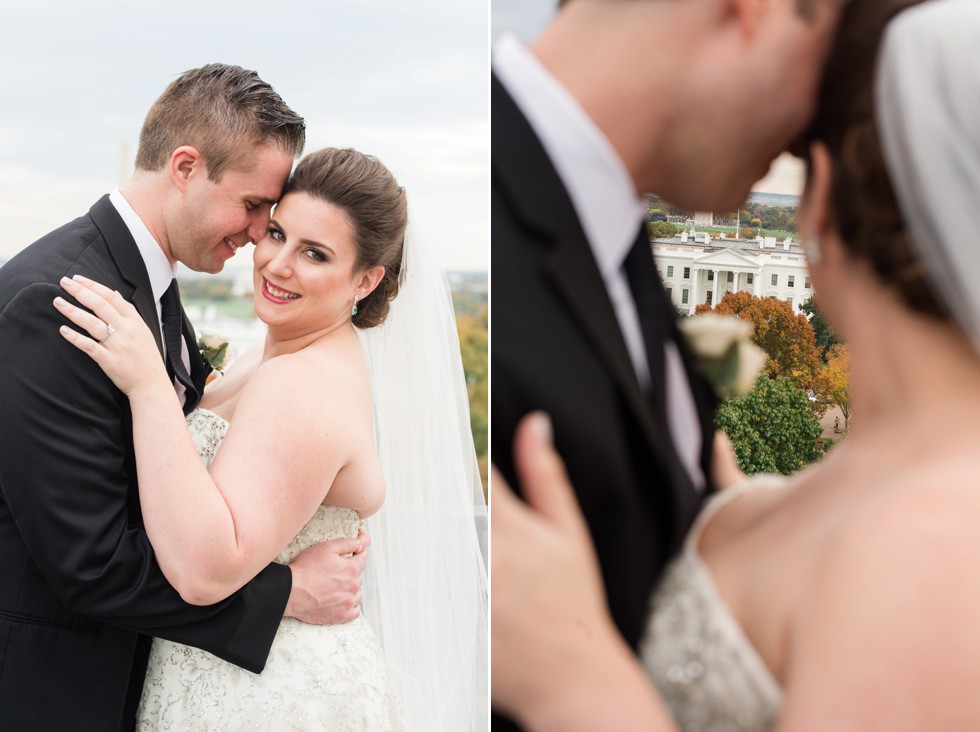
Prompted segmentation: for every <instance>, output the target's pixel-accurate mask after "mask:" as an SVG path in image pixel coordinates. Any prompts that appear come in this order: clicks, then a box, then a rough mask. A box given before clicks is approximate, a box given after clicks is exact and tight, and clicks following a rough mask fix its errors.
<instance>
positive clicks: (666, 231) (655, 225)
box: [647, 221, 679, 239]
mask: <svg viewBox="0 0 980 732" xmlns="http://www.w3.org/2000/svg"><path fill="white" fill-rule="evenodd" d="M647 230H648V231H649V233H650V238H652V239H669V238H670V237H672V236H674V235H675V234H676V233H677V232H678V231H679V228H678V227H677V226H674V225H673V224H668V223H667V222H666V221H653V222H651V223H649V224H647Z"/></svg>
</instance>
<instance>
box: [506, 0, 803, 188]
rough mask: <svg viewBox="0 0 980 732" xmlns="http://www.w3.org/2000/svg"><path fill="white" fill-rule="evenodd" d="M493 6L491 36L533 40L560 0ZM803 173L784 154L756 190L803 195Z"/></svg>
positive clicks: (521, 0) (800, 166)
mask: <svg viewBox="0 0 980 732" xmlns="http://www.w3.org/2000/svg"><path fill="white" fill-rule="evenodd" d="M491 6H492V12H491V36H492V38H493V39H494V40H496V39H497V38H499V37H500V35H501V34H502V33H505V32H506V33H513V34H514V35H516V36H517V37H518V38H520V39H521V40H523V41H525V42H529V41H532V40H534V37H535V36H536V35H537V34H538V33H539V32H540V30H541V29H542V28H543V27H544V26H545V25H546V24H547V23H548V20H549V19H550V18H551V17H552V16H553V15H554V13H555V8H556V7H557V6H558V0H493V1H492V3H491ZM803 173H804V169H803V163H802V162H801V161H800V160H799V159H798V158H794V157H793V156H792V155H782V156H780V157H779V158H777V159H776V161H775V162H774V163H773V165H772V168H771V169H770V170H769V175H767V176H766V177H765V178H763V179H762V180H760V181H759V182H757V183H756V184H755V185H754V186H753V187H752V190H754V191H764V192H766V193H794V194H799V193H800V191H801V190H802V188H803Z"/></svg>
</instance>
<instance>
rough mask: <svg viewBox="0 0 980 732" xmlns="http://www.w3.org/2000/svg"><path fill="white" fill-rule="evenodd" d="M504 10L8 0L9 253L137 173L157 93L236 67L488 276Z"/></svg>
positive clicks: (417, 229)
mask: <svg viewBox="0 0 980 732" xmlns="http://www.w3.org/2000/svg"><path fill="white" fill-rule="evenodd" d="M488 14H489V13H488V0H410V1H409V2H405V1H403V0H279V2H277V3H272V2H267V3H259V2H254V0H235V1H234V2H229V1H228V0H166V1H165V2H164V1H163V0H134V1H132V2H123V1H122V0H85V1H84V2H77V0H32V2H31V3H26V2H21V1H20V0H17V1H16V2H14V0H0V18H2V21H0V22H2V24H3V30H4V33H3V41H2V44H0V221H2V226H0V259H4V258H9V257H10V256H12V255H13V254H15V253H16V252H17V251H19V250H20V249H22V248H23V247H24V246H26V245H27V244H29V243H30V242H32V241H33V240H35V239H36V238H38V237H39V236H41V235H42V234H44V233H46V232H47V231H49V230H51V229H53V228H55V227H57V226H59V225H61V224H63V223H65V222H67V221H69V220H71V219H73V218H75V217H76V216H78V215H80V214H82V213H84V212H86V211H87V210H88V208H89V207H90V206H91V205H92V203H94V202H95V201H96V200H97V199H98V198H99V197H100V196H101V195H102V194H103V193H106V192H108V191H109V190H111V189H112V188H114V187H116V186H118V185H119V184H120V182H122V181H123V180H125V178H127V177H128V175H129V172H131V170H132V159H133V156H134V154H135V150H136V143H137V140H138V136H139V128H140V125H141V123H142V120H143V116H144V115H145V113H146V111H147V110H148V109H149V107H150V105H151V104H152V102H153V101H154V99H156V97H157V96H159V94H160V93H161V92H162V91H163V89H164V88H165V87H166V86H167V84H169V83H170V82H171V81H172V80H173V79H174V78H175V77H176V76H178V75H179V74H180V73H181V72H183V71H185V70H187V69H190V68H194V67H198V66H202V65H204V64H206V63H210V62H214V61H220V62H223V63H231V64H237V65H240V66H244V67H246V68H252V69H255V70H256V71H258V72H259V75H260V76H262V77H263V78H264V79H265V80H266V81H268V82H269V83H270V84H272V85H273V87H275V89H276V91H278V92H279V93H280V94H281V95H282V97H283V98H284V99H285V100H286V102H287V103H288V104H289V105H290V106H291V107H292V108H293V109H294V110H296V111H297V112H299V113H300V114H301V115H303V116H304V117H305V118H306V122H307V146H306V149H307V150H308V151H309V150H314V149H317V148H320V147H325V146H328V145H336V146H353V147H356V148H358V149H360V150H363V151H364V152H369V153H372V154H375V155H377V156H378V157H379V158H381V160H382V161H383V162H384V163H385V164H386V165H388V167H390V168H391V169H392V170H393V171H394V172H395V174H396V175H397V176H398V178H399V180H400V181H401V183H402V184H403V185H404V186H405V187H406V189H407V190H408V195H409V205H410V213H411V216H412V228H413V235H414V236H416V237H419V238H423V239H425V240H427V241H431V242H432V243H433V244H434V246H435V247H436V248H437V250H438V252H439V255H440V260H441V261H442V263H443V265H444V266H445V267H446V268H447V269H467V270H485V269H486V268H487V265H488V261H489V230H488V211H487V201H488V175H489V164H488V157H489V120H488V116H489V108H488V107H489V105H488V73H489V72H488V53H487V38H488V28H487V25H488V23H487V19H488ZM250 258H251V249H250V248H249V249H247V250H243V252H242V253H239V254H238V255H237V258H236V260H234V262H235V264H239V265H242V266H244V265H247V264H248V263H249V262H250Z"/></svg>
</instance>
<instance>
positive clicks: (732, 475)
mask: <svg viewBox="0 0 980 732" xmlns="http://www.w3.org/2000/svg"><path fill="white" fill-rule="evenodd" d="M711 479H712V480H713V481H714V484H715V487H716V488H717V489H718V490H723V489H725V488H729V487H730V486H733V485H735V484H736V483H741V482H742V481H743V480H745V473H743V472H742V469H741V468H740V467H739V466H738V458H737V457H736V456H735V448H734V446H733V445H732V441H731V440H730V439H729V438H728V435H726V434H725V433H724V432H723V431H722V430H715V439H714V444H713V445H712V451H711Z"/></svg>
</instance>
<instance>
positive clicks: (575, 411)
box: [491, 78, 717, 730]
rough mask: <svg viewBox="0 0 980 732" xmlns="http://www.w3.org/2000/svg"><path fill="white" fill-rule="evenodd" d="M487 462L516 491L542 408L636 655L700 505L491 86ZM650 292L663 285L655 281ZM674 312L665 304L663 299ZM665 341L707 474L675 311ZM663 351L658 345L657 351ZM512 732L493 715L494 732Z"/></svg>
mask: <svg viewBox="0 0 980 732" xmlns="http://www.w3.org/2000/svg"><path fill="white" fill-rule="evenodd" d="M491 84H492V88H491V104H492V110H493V112H492V114H493V122H492V147H491V224H492V245H491V252H492V254H491V258H492V262H491V271H492V272H493V295H494V298H493V320H492V327H493V346H492V349H491V379H492V384H493V389H492V394H491V399H492V405H491V410H492V414H493V420H492V423H491V431H492V434H491V444H492V447H491V449H492V455H493V461H494V463H495V464H496V465H497V467H498V468H500V469H501V471H502V473H503V474H504V476H505V477H506V478H507V479H508V481H510V482H511V485H514V486H515V487H517V488H518V490H519V482H518V481H517V480H516V476H515V474H514V469H513V461H512V440H513V435H514V430H515V428H516V426H517V423H518V421H519V420H520V419H521V417H523V416H524V415H525V414H527V413H528V412H530V411H532V410H538V409H540V410H544V411H545V412H548V413H549V414H550V416H551V419H552V422H553V425H554V430H555V432H554V435H555V443H556V446H557V449H558V451H559V452H560V453H561V455H562V457H563V458H564V460H565V462H566V463H567V466H568V473H569V476H570V478H571V481H572V483H573V484H574V486H575V489H576V492H577V494H578V499H579V502H580V504H581V506H582V510H583V511H584V513H585V517H586V519H587V521H588V524H589V528H590V530H591V533H592V538H593V540H594V542H595V545H596V550H597V552H598V555H599V562H600V564H601V567H602V573H603V577H604V579H605V583H606V591H607V594H608V600H609V607H610V610H611V612H612V616H613V619H614V620H615V622H616V624H617V626H618V627H619V629H620V631H621V632H622V634H623V636H624V637H625V638H626V640H627V641H628V642H629V643H630V644H631V645H633V646H634V647H635V646H636V644H637V643H638V641H639V638H640V635H641V633H642V630H643V627H644V618H645V616H646V612H647V602H648V599H649V595H650V592H651V590H652V588H653V585H654V583H655V581H656V580H657V578H658V577H659V575H660V572H661V570H662V569H663V567H664V565H665V564H666V562H667V560H668V559H669V558H670V556H671V555H672V554H673V553H674V552H675V551H676V549H677V548H678V547H679V545H680V542H681V540H682V538H683V537H684V535H685V534H686V532H687V529H688V528H689V527H690V524H691V522H692V521H693V518H694V515H695V514H696V512H697V510H698V508H699V505H700V496H698V495H696V494H695V493H694V488H693V487H692V486H691V484H690V481H689V480H688V479H687V477H686V474H684V472H683V469H682V468H680V465H679V462H678V459H677V457H676V454H675V452H674V448H673V446H672V443H671V441H670V438H669V436H667V435H664V434H663V432H664V428H663V427H660V428H658V425H665V424H666V417H665V415H663V414H660V415H656V414H654V409H655V407H654V406H653V405H651V402H650V400H648V399H647V398H645V396H644V395H643V393H642V392H641V389H640V386H639V383H638V380H637V378H636V374H635V370H634V368H633V364H632V362H631V360H630V358H629V354H628V352H627V350H626V345H625V341H624V340H623V337H622V334H621V331H620V329H619V325H618V322H617V320H616V316H615V313H614V310H613V306H612V304H611V303H610V300H609V296H608V294H607V292H606V288H605V285H604V283H603V281H602V277H601V275H600V273H599V269H598V266H597V265H596V263H595V260H594V258H593V255H592V251H591V249H590V247H589V243H588V241H587V240H586V237H585V234H584V233H583V231H582V228H581V225H580V223H579V220H578V217H577V215H576V213H575V210H574V208H573V206H572V203H571V200H570V199H569V197H568V194H567V192H566V190H565V188H564V187H563V186H562V183H561V181H560V179H559V177H558V175H557V173H556V172H555V169H554V167H553V165H552V163H551V161H550V160H549V158H548V157H547V154H546V153H545V151H544V149H543V148H542V146H541V143H540V141H539V140H538V138H537V137H536V136H535V134H534V132H533V130H532V129H531V127H530V126H529V124H528V122H527V120H526V119H525V118H524V116H523V115H522V114H521V112H520V110H519V109H518V108H517V107H516V105H515V104H514V102H513V100H512V99H511V98H510V96H509V95H508V94H507V92H506V90H505V89H504V88H503V86H502V85H501V84H500V83H499V81H498V80H497V79H496V78H494V79H493V80H492V82H491ZM656 287H662V285H660V283H659V279H658V280H657V281H656ZM660 302H661V303H662V304H663V307H664V308H665V309H667V308H669V307H670V306H669V304H668V301H667V299H666V294H665V293H664V294H663V297H661V298H660ZM664 317H665V319H666V320H667V325H666V328H665V330H666V332H667V333H669V335H670V336H671V337H672V338H673V339H674V340H675V341H676V342H677V344H678V346H679V348H680V349H681V352H682V355H683V357H684V361H685V366H686V368H687V370H688V378H689V379H690V381H691V385H692V389H693V392H694V397H695V402H696V404H697V407H698V411H699V416H700V422H701V431H702V435H701V438H702V440H703V441H704V451H703V453H702V467H703V468H704V470H705V474H706V475H708V474H709V463H708V460H709V456H710V446H711V439H712V435H713V426H712V417H713V412H714V408H715V406H716V404H717V399H716V397H715V396H714V394H713V392H712V391H711V389H710V387H709V386H708V385H707V384H706V383H705V382H704V381H703V380H702V379H701V378H700V377H699V376H697V375H696V374H695V373H694V372H693V371H692V370H691V369H690V367H689V364H690V357H689V355H688V354H687V352H686V349H685V347H684V343H683V341H682V339H681V338H680V335H679V334H678V332H677V329H676V322H675V316H674V313H673V310H672V309H670V310H669V314H667V313H665V315H664ZM662 346H663V344H662V343H661V344H658V345H657V347H662ZM508 727H509V725H508V724H507V723H506V722H505V721H504V720H502V719H499V718H495V719H494V723H493V729H495V730H497V729H507V728H508Z"/></svg>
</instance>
